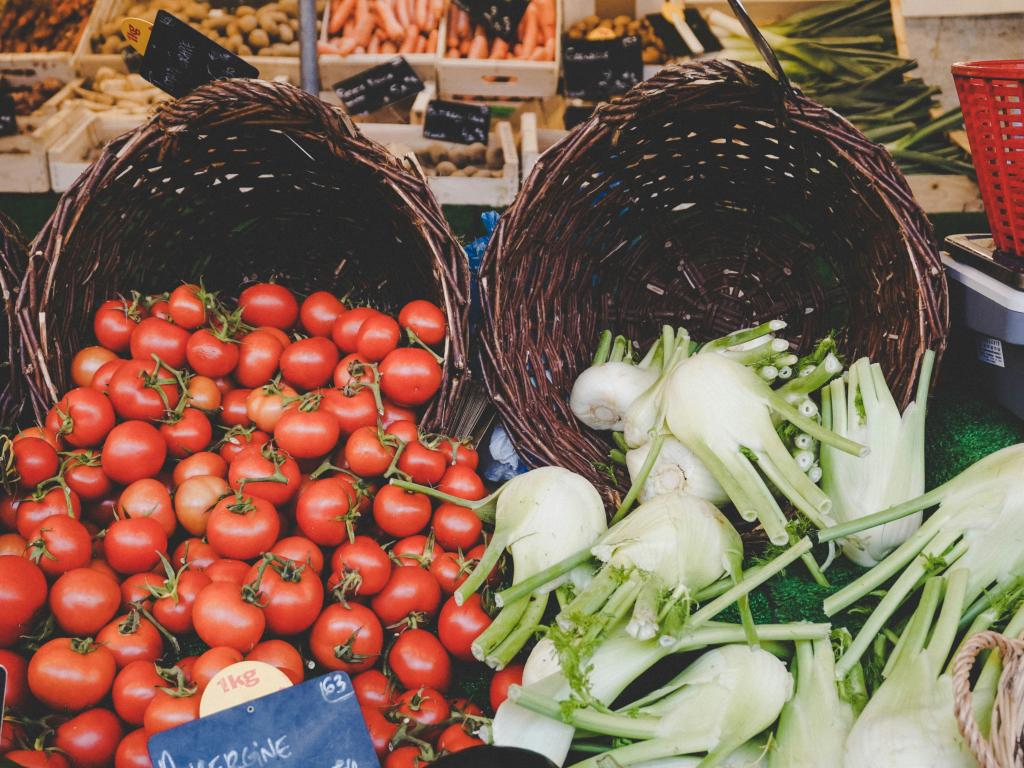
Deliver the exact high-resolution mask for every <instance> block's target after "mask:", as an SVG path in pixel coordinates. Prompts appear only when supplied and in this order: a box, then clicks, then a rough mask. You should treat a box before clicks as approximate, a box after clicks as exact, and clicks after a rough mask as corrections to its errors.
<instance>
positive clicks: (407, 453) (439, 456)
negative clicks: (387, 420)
mask: <svg viewBox="0 0 1024 768" xmlns="http://www.w3.org/2000/svg"><path fill="white" fill-rule="evenodd" d="M396 423H402V422H396ZM392 427H394V424H392V425H391V427H389V428H388V431H391V428H392ZM398 468H399V469H400V470H401V471H402V472H405V474H407V475H408V476H409V479H410V480H412V481H413V482H414V483H419V484H420V485H435V484H437V483H438V482H440V480H441V478H442V477H444V473H445V470H446V469H447V468H448V462H447V461H446V460H445V457H444V454H443V453H441V452H440V451H435V450H434V449H433V448H428V447H427V446H425V445H423V443H421V442H419V440H415V439H414V440H412V441H409V442H407V443H406V446H405V450H403V451H402V455H401V456H399V457H398Z"/></svg>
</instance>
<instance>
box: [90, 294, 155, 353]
mask: <svg viewBox="0 0 1024 768" xmlns="http://www.w3.org/2000/svg"><path fill="white" fill-rule="evenodd" d="M143 315H144V310H143V309H142V308H141V307H140V306H139V303H138V302H137V301H130V302H129V301H127V300H125V299H109V300H107V301H104V302H103V303H102V304H100V307H99V309H97V310H96V314H95V315H93V321H92V329H93V333H95V334H96V339H97V341H99V343H100V344H102V345H103V346H104V347H106V348H107V349H110V350H113V351H114V352H124V351H125V350H127V349H128V345H129V343H130V342H131V338H132V332H133V331H134V330H135V329H136V328H137V327H138V325H139V323H140V322H141V320H142V317H143Z"/></svg>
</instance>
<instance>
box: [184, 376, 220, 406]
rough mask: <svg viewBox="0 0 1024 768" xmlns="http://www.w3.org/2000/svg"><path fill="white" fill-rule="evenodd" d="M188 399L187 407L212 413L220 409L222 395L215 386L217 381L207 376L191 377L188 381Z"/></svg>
mask: <svg viewBox="0 0 1024 768" xmlns="http://www.w3.org/2000/svg"><path fill="white" fill-rule="evenodd" d="M188 397H189V405H191V406H193V407H195V408H198V409H199V410H201V411H206V412H207V413H212V412H214V411H216V410H217V409H218V408H220V404H221V401H222V400H223V399H224V394H223V393H222V392H221V391H220V387H218V386H217V380H215V379H211V378H210V377H209V376H193V377H192V378H190V379H189V380H188Z"/></svg>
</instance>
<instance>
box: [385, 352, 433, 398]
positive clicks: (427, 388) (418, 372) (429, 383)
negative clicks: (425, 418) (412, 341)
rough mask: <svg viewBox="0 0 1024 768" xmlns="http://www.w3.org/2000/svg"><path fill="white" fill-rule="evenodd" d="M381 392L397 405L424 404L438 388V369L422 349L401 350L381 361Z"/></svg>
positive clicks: (389, 354) (431, 358) (391, 353)
mask: <svg viewBox="0 0 1024 768" xmlns="http://www.w3.org/2000/svg"><path fill="white" fill-rule="evenodd" d="M379 374H380V389H381V392H382V393H383V394H384V395H385V396H386V397H388V398H389V399H391V400H394V401H395V402H396V403H398V405H406V406H415V405H423V403H425V402H427V401H428V400H429V399H430V398H432V397H433V396H434V395H435V394H437V390H438V389H440V387H441V366H440V365H438V363H437V360H435V359H434V356H433V355H432V354H431V353H430V352H428V351H427V350H425V349H419V348H417V347H401V348H400V349H395V350H392V351H391V352H389V353H388V355H387V356H386V357H385V358H384V359H383V360H381V363H380V368H379Z"/></svg>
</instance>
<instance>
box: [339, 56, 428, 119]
mask: <svg viewBox="0 0 1024 768" xmlns="http://www.w3.org/2000/svg"><path fill="white" fill-rule="evenodd" d="M422 90H423V81H422V80H420V78H419V75H417V74H416V72H415V70H413V68H412V67H411V66H410V65H409V62H408V61H406V60H405V59H404V58H403V57H402V56H396V57H395V58H393V59H391V60H390V61H386V62H384V63H383V64H380V65H378V66H376V67H371V68H370V69H366V70H363V71H362V72H360V73H359V74H358V75H353V76H352V77H350V78H347V79H346V80H342V81H341V82H340V83H335V84H334V92H335V93H337V94H338V98H339V99H341V103H342V104H344V105H345V109H346V110H347V111H348V113H349V114H350V115H366V114H369V113H370V112H376V111H377V110H378V109H381V108H383V107H386V106H388V105H389V104H394V103H395V102H396V101H401V100H402V99H404V98H407V97H409V96H414V95H416V94H417V93H419V92H420V91H422Z"/></svg>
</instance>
